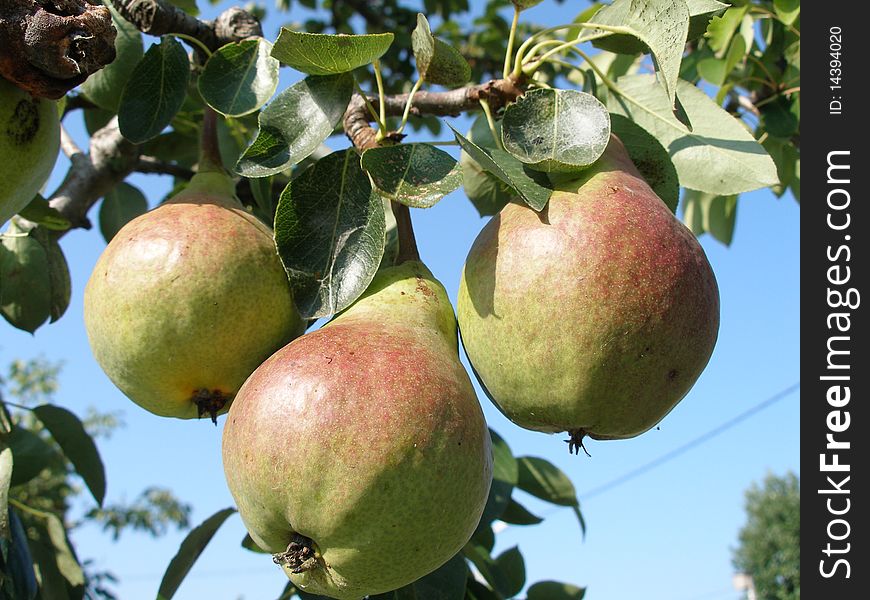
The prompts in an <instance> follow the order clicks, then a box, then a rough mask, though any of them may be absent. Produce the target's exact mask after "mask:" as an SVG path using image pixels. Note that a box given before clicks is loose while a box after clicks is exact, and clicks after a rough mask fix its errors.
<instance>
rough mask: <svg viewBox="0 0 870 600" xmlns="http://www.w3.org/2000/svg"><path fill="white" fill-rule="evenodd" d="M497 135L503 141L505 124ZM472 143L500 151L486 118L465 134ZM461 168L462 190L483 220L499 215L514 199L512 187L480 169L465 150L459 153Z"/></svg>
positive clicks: (498, 130)
mask: <svg viewBox="0 0 870 600" xmlns="http://www.w3.org/2000/svg"><path fill="white" fill-rule="evenodd" d="M496 133H497V134H498V135H499V139H501V123H500V122H499V123H496ZM465 137H466V138H467V139H468V141H469V142H473V143H474V144H475V145H477V146H479V147H480V148H497V147H498V145H497V143H496V141H495V139H494V138H493V137H492V132H490V130H489V125H488V124H487V122H486V116H485V115H479V116H478V117H477V118H476V119H475V120H474V123H473V124H472V125H471V129H469V130H468V133H466V134H465ZM459 168H460V169H461V170H462V187H463V189H464V191H465V195H466V196H468V199H469V200H471V203H472V204H473V205H474V208H476V209H477V212H478V213H480V216H481V217H485V216H489V215H494V214H496V213H497V212H499V211H500V210H501V209H502V208H504V207H505V205H506V204H507V203H508V202H510V201H511V199H512V198H513V197H514V195H513V193H512V191H511V188H510V187H508V185H507V184H506V183H504V182H503V181H502V180H501V179H499V178H498V177H496V176H495V175H493V174H492V173H490V172H489V171H487V170H486V169H484V168H483V167H481V166H480V163H478V162H477V161H476V160H474V159H473V158H471V155H469V154H468V152H466V151H465V150H462V151H460V153H459Z"/></svg>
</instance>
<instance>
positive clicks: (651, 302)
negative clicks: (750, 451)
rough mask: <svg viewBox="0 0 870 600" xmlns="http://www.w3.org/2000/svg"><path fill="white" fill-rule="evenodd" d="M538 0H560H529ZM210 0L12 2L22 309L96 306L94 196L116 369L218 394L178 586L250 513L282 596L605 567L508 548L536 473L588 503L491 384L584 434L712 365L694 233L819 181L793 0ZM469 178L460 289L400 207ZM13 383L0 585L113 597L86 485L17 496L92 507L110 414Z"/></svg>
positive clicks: (0, 31) (575, 443)
mask: <svg viewBox="0 0 870 600" xmlns="http://www.w3.org/2000/svg"><path fill="white" fill-rule="evenodd" d="M544 2H546V3H553V4H556V3H558V4H560V5H561V6H562V7H563V9H564V10H562V12H566V13H567V14H566V19H565V21H564V22H563V23H560V24H556V25H548V26H544V25H541V24H538V23H536V16H535V15H536V7H537V6H538V5H539V4H542V3H544ZM199 4H200V6H197V2H195V0H172V1H170V0H104V2H103V3H102V4H101V3H100V2H96V1H91V0H87V1H86V0H63V1H60V0H57V1H52V0H49V1H47V2H46V1H44V0H0V125H2V127H0V176H2V180H3V185H2V187H0V226H2V227H4V228H5V229H4V230H3V232H2V233H0V314H2V315H3V317H4V319H5V321H6V322H7V324H8V325H7V326H9V327H15V328H18V329H21V330H24V331H28V332H31V333H32V332H35V331H37V330H38V329H40V328H41V327H50V324H49V323H53V322H55V321H57V320H58V319H61V318H66V319H74V318H77V317H76V316H73V315H66V314H65V313H66V311H67V307H68V305H69V301H70V295H71V287H72V284H73V283H75V284H76V285H81V286H83V287H84V286H85V283H86V282H71V278H70V274H69V269H68V266H67V262H66V257H65V255H64V247H63V246H64V244H63V238H64V236H65V235H66V233H68V232H69V231H71V230H74V229H88V228H91V227H92V222H91V221H92V219H94V220H96V221H97V223H98V227H97V228H95V229H98V230H99V234H102V236H103V237H104V238H105V240H106V243H107V246H106V249H105V251H104V252H103V255H102V256H101V258H100V260H99V262H98V263H97V266H96V267H95V269H94V272H93V273H92V274H91V277H90V280H89V281H88V282H87V283H86V289H85V315H84V319H85V325H86V329H87V334H88V338H89V343H90V345H91V348H92V351H93V354H94V357H95V358H96V360H97V362H98V363H99V365H100V366H101V368H102V369H103V371H104V372H105V374H106V377H108V378H109V379H110V380H111V381H112V382H113V383H114V384H115V385H116V386H117V387H118V388H119V389H120V390H121V392H123V394H124V395H126V396H127V397H129V399H130V400H131V401H132V402H134V403H135V404H137V405H139V407H141V408H142V409H146V410H149V411H151V412H153V413H155V414H158V415H162V416H165V417H172V418H181V419H189V420H191V422H190V423H189V426H190V427H198V426H202V424H201V423H199V422H198V420H197V419H198V418H201V417H208V418H210V419H211V420H212V421H215V422H217V420H218V419H222V420H223V421H224V423H223V425H224V427H223V451H222V457H221V459H222V460H223V464H224V468H225V473H226V479H227V481H226V483H227V486H228V488H229V491H230V492H231V493H232V496H233V498H234V500H235V503H236V506H234V507H231V508H227V509H224V510H221V511H219V512H217V513H215V514H214V515H212V516H211V517H209V518H208V519H206V520H205V521H204V522H202V523H201V524H199V525H198V526H197V527H195V528H193V529H192V530H191V531H190V533H189V534H188V536H187V538H186V539H185V540H184V542H183V543H182V544H181V546H180V548H179V550H178V552H177V554H176V555H175V556H174V557H167V565H168V566H167V568H166V572H165V575H164V577H163V580H162V581H161V582H160V583H159V586H156V587H157V588H158V589H157V597H158V598H161V599H164V600H168V599H169V598H172V597H173V596H174V594H175V593H176V591H177V590H178V589H179V587H180V586H181V585H182V584H183V582H184V578H185V576H186V574H187V573H188V571H189V570H190V568H191V567H192V565H193V564H194V563H195V561H196V559H197V557H198V556H199V555H200V553H201V552H202V550H203V548H204V547H205V546H206V544H207V543H208V541H209V540H210V539H211V537H212V536H213V535H214V533H215V532H216V531H217V529H218V528H220V527H222V526H224V523H225V522H227V521H228V519H229V517H230V516H231V515H233V514H234V513H236V512H238V513H239V515H240V516H241V521H242V522H243V523H244V527H245V529H246V531H244V532H242V531H241V530H240V537H243V540H242V544H241V545H242V547H243V549H242V548H240V549H239V552H248V551H250V552H256V553H260V554H262V555H263V560H264V562H266V563H268V562H269V561H273V562H275V563H276V564H277V565H279V566H280V568H279V566H276V567H275V571H276V575H277V576H278V579H276V592H275V596H276V597H280V598H282V599H287V598H292V597H299V598H301V599H302V600H307V599H309V598H317V597H332V598H339V599H345V598H347V599H354V598H364V597H367V598H372V599H385V598H386V599H391V598H396V599H398V598H405V597H414V598H423V597H425V598H439V599H448V600H454V599H455V600H462V599H475V600H490V599H495V600H501V599H505V598H511V597H516V596H520V595H523V594H524V595H525V597H527V598H528V599H529V600H563V599H564V600H570V599H579V598H582V597H583V594H584V590H583V589H582V588H579V587H576V586H574V585H572V584H569V583H561V582H555V581H540V582H527V581H526V577H525V568H524V561H523V557H522V554H521V553H520V552H519V550H518V549H517V548H514V549H511V550H508V551H506V552H504V553H502V554H499V555H497V556H493V548H494V546H495V535H496V531H497V526H496V522H503V523H509V524H515V525H523V526H532V525H535V524H537V523H539V522H540V521H541V518H540V517H537V516H535V515H534V514H532V513H531V512H529V511H528V510H527V509H526V508H525V507H523V506H522V504H521V503H520V502H519V501H518V499H517V497H516V496H515V491H517V490H520V491H522V492H526V493H529V494H532V495H533V496H536V497H538V498H540V499H542V500H544V501H547V502H551V503H553V504H556V505H560V506H567V507H571V509H572V510H573V511H574V513H575V514H576V515H577V517H578V520H579V523H580V527H581V528H583V529H584V530H585V521H584V519H583V515H582V513H581V511H580V506H579V502H578V499H577V495H576V493H575V490H574V487H573V484H572V483H571V481H570V479H568V477H567V476H566V475H565V474H564V473H562V472H561V471H560V470H559V469H558V468H556V467H555V466H554V465H553V464H552V463H550V462H549V461H548V460H546V459H545V458H541V457H529V456H522V457H516V456H514V454H513V453H512V451H511V449H510V447H509V444H508V442H507V441H506V438H507V439H509V437H510V432H509V431H501V432H496V431H494V430H492V429H490V428H488V427H487V425H486V423H485V421H484V417H483V413H482V410H481V404H480V402H481V400H482V401H483V402H490V401H491V402H493V403H494V404H495V405H496V406H497V407H498V409H499V410H501V411H502V412H503V413H504V414H505V415H506V416H507V417H508V418H510V419H511V420H512V421H513V422H514V423H515V424H516V425H517V426H519V427H523V428H527V429H532V430H536V431H542V432H546V433H561V434H563V437H562V438H560V439H563V438H564V436H567V438H568V439H567V440H565V441H567V442H569V445H568V450H569V451H571V452H578V453H579V450H581V449H585V448H584V439H586V438H591V439H611V440H612V439H628V438H632V437H635V436H637V435H641V434H642V433H643V432H645V431H647V430H648V429H650V428H652V427H654V426H655V425H656V424H657V423H658V422H659V421H660V420H661V419H663V418H665V417H666V415H667V413H668V412H669V411H670V410H671V409H672V408H673V407H674V406H675V405H676V404H677V403H678V402H679V401H680V400H681V399H682V398H683V397H684V396H685V395H686V394H687V393H688V391H689V390H690V389H691V387H692V385H693V384H694V383H695V381H696V380H697V378H698V376H699V375H700V373H701V372H702V370H703V369H704V367H705V366H706V364H707V362H708V360H710V356H711V354H712V351H713V348H714V345H715V342H716V338H717V334H718V328H719V296H718V288H717V284H716V279H715V274H714V273H713V271H712V269H711V267H710V264H709V263H708V261H707V259H706V257H705V255H704V252H703V250H702V248H701V246H700V244H699V243H698V240H697V236H701V235H710V236H713V237H714V238H715V239H717V240H719V241H720V242H722V243H723V244H726V245H727V244H730V242H731V240H732V237H733V233H734V224H735V216H736V211H737V208H738V206H739V199H740V195H741V194H743V193H746V192H750V191H754V190H759V189H763V188H767V189H769V190H770V191H771V192H772V193H773V194H775V195H777V196H782V195H783V194H785V193H786V192H787V191H791V193H792V194H793V196H794V197H795V198H796V199H798V200H799V198H800V138H799V131H800V4H799V2H779V1H774V0H740V1H735V2H732V3H722V2H719V1H717V0H613V1H612V2H609V3H598V2H591V3H589V4H588V6H583V7H582V9H581V10H578V9H577V7H576V6H574V3H570V2H565V1H562V0H512V2H504V1H501V0H487V1H483V0H481V2H470V3H469V2H468V1H467V0H425V1H424V2H422V3H411V2H409V1H407V0H378V1H377V2H368V1H365V0H299V2H296V3H293V2H292V1H291V0H277V1H276V3H275V5H274V6H272V5H269V6H263V5H261V4H259V3H251V4H247V5H245V6H230V7H229V8H227V9H226V10H224V11H223V12H221V13H220V14H219V15H217V17H216V18H215V19H214V20H207V19H204V18H202V16H201V14H200V10H201V9H204V8H205V3H204V2H200V3H199ZM417 4H420V6H417ZM412 5H413V6H412ZM421 7H422V12H420V10H419V9H420V8H421ZM296 9H298V10H300V11H301V13H294V14H305V15H307V16H308V17H310V18H308V19H307V20H306V21H305V22H304V23H300V22H294V23H291V24H289V25H287V26H285V27H282V28H281V29H280V32H279V33H278V35H277V36H274V37H266V36H264V34H263V29H262V27H261V25H260V23H261V21H263V20H264V19H265V18H267V16H268V17H269V18H272V17H273V16H274V15H277V16H278V18H280V17H281V16H282V15H285V13H286V11H288V10H296ZM212 12H214V11H212ZM471 17H473V18H471ZM287 74H292V75H290V76H291V77H293V80H294V83H292V84H291V85H289V86H284V87H282V86H281V85H280V79H281V78H282V77H286V76H287ZM459 115H469V116H472V117H473V118H474V120H473V124H472V125H471V127H470V129H465V128H463V129H462V130H460V128H459V126H458V124H457V122H456V121H455V120H453V118H454V117H457V116H459ZM74 119H78V120H80V122H83V123H84V124H85V127H86V129H87V132H88V136H89V137H88V140H87V144H86V145H84V146H83V147H80V146H79V145H77V143H76V142H75V141H74V140H73V138H72V136H70V135H69V134H68V133H67V128H68V126H69V124H70V123H71V122H72V120H74ZM333 148H339V149H337V150H334V149H333ZM60 152H62V153H63V154H64V155H66V157H67V159H68V163H69V170H68V173H67V174H66V176H65V177H64V178H63V180H62V182H61V183H60V184H59V185H58V186H57V187H56V188H55V189H44V187H45V182H46V179H47V178H48V176H49V174H50V172H51V170H52V167H53V165H54V164H55V162H56V161H57V159H58V157H59V153H60ZM142 173H144V174H151V175H153V176H155V177H163V178H168V179H169V180H171V184H172V191H171V193H170V194H169V197H168V198H166V199H160V198H149V197H148V195H147V194H146V193H145V192H144V191H143V190H140V189H138V188H136V187H135V186H134V185H132V184H131V183H130V182H129V181H128V179H129V178H130V177H131V175H133V174H142ZM458 190H459V191H460V193H461V194H462V195H463V196H464V197H466V198H467V199H468V201H469V202H471V204H472V205H473V206H474V208H475V209H476V211H477V212H478V213H479V214H480V215H481V216H483V217H491V218H490V219H489V220H488V222H487V224H486V225H485V226H484V227H483V229H482V231H481V232H480V235H479V236H478V239H477V240H476V241H475V243H474V245H473V247H472V248H471V249H470V252H469V255H468V259H467V262H466V265H465V268H464V269H463V270H462V272H457V273H456V274H455V277H456V281H460V280H461V284H460V293H459V298H458V303H457V307H456V311H455V312H454V307H453V306H452V305H451V303H450V300H449V299H448V297H447V293H446V291H445V289H444V286H443V285H442V284H441V283H440V282H438V281H437V280H436V279H435V278H434V277H433V276H432V273H431V272H430V271H429V269H428V268H427V267H426V265H425V264H424V262H423V260H421V257H422V258H425V256H426V254H427V253H430V252H431V253H437V252H438V248H425V249H424V252H422V253H421V252H420V249H418V246H417V242H416V239H415V236H414V230H413V225H412V214H413V213H414V212H415V211H417V210H427V209H429V208H431V207H432V206H434V205H435V204H436V203H438V202H439V201H440V200H441V199H442V198H444V197H445V196H447V195H448V194H451V193H454V192H457V191H458ZM158 200H164V201H163V202H162V203H160V205H159V206H157V207H156V208H153V209H152V210H150V211H149V210H148V206H149V205H152V206H153V205H154V204H155V203H156V201H158ZM680 204H681V206H679V205H680ZM412 209H413V210H412ZM99 234H98V233H96V232H95V233H94V235H99ZM531 264H535V265H544V266H543V267H541V268H538V267H535V268H531V267H530V266H529V265H531ZM556 310H558V314H560V315H562V317H561V319H557V318H556V316H555V315H556V314H557V313H556V312H554V311H556ZM566 313H567V314H569V316H570V318H565V314H566ZM457 317H458V320H457ZM565 322H567V323H570V326H567V327H563V326H562V324H564V323H565ZM461 347H464V350H465V352H466V354H467V356H468V358H469V361H470V363H471V365H472V367H473V369H472V372H471V373H468V372H466V370H465V368H464V367H463V366H462V364H461V363H460V361H459V356H460V354H459V352H460V348H461ZM552 365H558V368H557V369H556V370H557V371H558V372H559V373H563V374H567V375H564V376H558V377H557V376H553V375H552V373H550V372H548V369H549V370H552ZM471 377H475V378H477V380H478V382H479V383H480V386H481V388H482V389H483V390H484V391H485V393H486V395H487V396H488V399H487V398H484V399H478V398H477V397H476V395H475V392H474V387H473V386H472V379H471ZM0 405H2V402H0ZM0 409H2V410H0V417H2V418H0V550H2V553H0V596H2V597H3V598H22V597H27V598H33V597H37V595H39V597H57V598H70V599H76V598H84V597H88V598H91V597H101V594H102V592H93V590H94V589H96V588H95V586H94V585H93V582H89V581H88V580H87V577H88V576H87V571H86V570H83V569H82V565H81V562H80V559H79V558H78V557H77V556H76V553H75V552H74V551H73V550H72V548H71V544H70V542H69V539H68V536H67V535H66V531H67V528H68V527H69V525H68V524H66V523H64V522H63V520H62V517H63V515H62V514H55V513H52V512H51V510H50V509H49V510H41V509H40V510H37V509H36V508H35V507H28V505H27V504H26V503H25V502H23V501H20V500H17V499H15V498H18V497H20V496H14V494H15V493H16V490H19V489H21V488H19V487H17V486H23V485H28V484H31V482H32V481H34V479H35V478H36V477H37V476H38V475H39V473H40V472H41V471H42V470H43V467H44V466H45V465H47V464H49V461H50V460H62V459H65V460H66V461H67V462H64V463H57V462H55V463H52V464H64V465H69V469H70V470H71V471H70V472H76V473H78V474H79V475H80V476H81V477H82V478H83V481H84V482H85V484H86V486H87V487H88V488H89V489H90V490H91V491H92V492H93V498H94V501H95V502H96V503H97V509H95V510H98V509H101V505H102V502H103V496H104V493H105V478H104V471H103V467H102V461H101V458H100V456H99V452H98V451H97V448H96V445H95V444H94V443H93V440H92V439H91V436H90V434H89V433H88V431H87V429H86V428H85V427H84V426H83V425H82V422H81V420H80V419H79V417H77V416H76V415H74V414H73V413H72V412H70V411H67V410H66V409H61V408H55V409H40V410H35V409H34V410H31V409H28V408H27V407H24V408H23V409H22V410H24V411H25V412H26V411H30V412H28V413H27V418H23V417H22V416H21V413H20V411H13V412H12V413H10V412H9V411H7V410H6V407H5V405H2V406H0ZM135 410H140V408H135ZM30 413H32V414H30ZM34 427H36V430H37V431H40V432H48V433H42V434H40V435H42V438H39V439H41V440H42V443H41V444H38V443H36V442H34V440H33V435H35V434H32V431H31V430H33V429H34ZM27 432H30V433H27ZM49 433H50V435H48V434H49ZM37 437H38V436H37ZM620 443H630V442H620ZM564 448H565V447H564V445H562V446H561V448H560V449H561V450H562V451H564ZM58 457H60V458H58ZM95 474H102V475H101V477H102V479H101V478H100V476H97V475H95ZM10 486H11V487H10ZM10 493H12V494H13V496H10ZM29 497H33V496H32V495H31V496H28V498H29ZM10 498H13V500H10ZM28 511H29V512H28ZM33 511H36V512H33ZM23 513H27V514H28V515H29V517H28V518H36V519H37V520H38V519H43V521H44V524H43V525H40V526H39V527H36V528H27V529H25V528H23V527H22V526H21V518H20V517H21V514H23ZM34 515H35V516H34ZM227 526H230V525H227ZM269 555H271V556H269ZM282 570H283V572H284V574H286V577H284V576H283V575H282V574H281V571H282ZM97 587H98V586H97ZM100 589H102V588H100ZM524 590H525V591H524ZM104 591H105V590H104ZM243 591H244V590H239V592H243ZM105 593H106V594H109V592H105ZM94 594H96V595H94ZM102 597H110V595H102Z"/></svg>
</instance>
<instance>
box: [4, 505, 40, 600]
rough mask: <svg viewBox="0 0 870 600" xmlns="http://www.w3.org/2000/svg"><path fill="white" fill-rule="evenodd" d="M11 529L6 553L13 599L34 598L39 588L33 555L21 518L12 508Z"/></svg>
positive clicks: (7, 572) (7, 570) (6, 571)
mask: <svg viewBox="0 0 870 600" xmlns="http://www.w3.org/2000/svg"><path fill="white" fill-rule="evenodd" d="M9 530H10V535H11V540H10V542H9V550H8V552H7V554H6V568H5V574H6V576H7V577H8V578H10V579H11V580H12V585H11V587H12V597H11V600H34V598H36V595H37V593H38V592H39V589H38V586H37V583H36V574H35V573H34V572H33V557H32V556H31V555H30V547H29V545H28V542H27V533H26V532H25V531H24V526H23V525H22V523H21V519H20V518H19V517H18V513H16V512H15V511H14V510H12V509H9Z"/></svg>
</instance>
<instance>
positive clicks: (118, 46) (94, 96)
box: [81, 2, 145, 114]
mask: <svg viewBox="0 0 870 600" xmlns="http://www.w3.org/2000/svg"><path fill="white" fill-rule="evenodd" d="M105 5H106V7H107V8H108V9H109V12H111V13H112V24H113V25H114V26H115V31H116V32H117V35H116V36H115V60H113V61H112V62H110V63H109V64H108V65H106V66H105V67H103V68H102V69H100V70H99V71H97V72H96V73H93V74H92V75H91V76H90V77H88V78H87V79H86V80H85V82H84V83H83V84H82V87H81V90H82V93H84V95H85V96H86V97H87V99H88V100H90V101H91V102H93V103H94V104H96V105H97V106H99V107H100V108H102V109H105V110H107V111H110V112H111V113H112V114H114V113H116V112H118V107H119V106H120V104H121V93H122V92H123V90H124V86H125V85H127V82H128V81H129V80H130V76H131V75H132V74H133V70H134V69H135V68H136V65H137V64H139V61H140V60H141V59H142V56H143V55H144V53H145V50H144V47H143V44H142V34H141V33H139V30H138V29H136V27H135V26H134V25H133V24H132V23H129V22H128V21H126V20H125V19H124V18H123V17H122V16H121V15H120V14H118V11H116V10H115V7H114V6H112V5H111V3H110V2H106V3H105Z"/></svg>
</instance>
